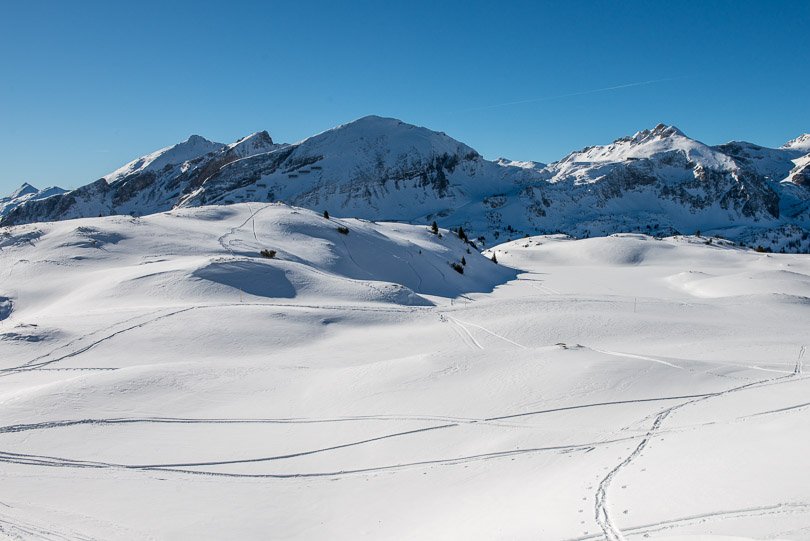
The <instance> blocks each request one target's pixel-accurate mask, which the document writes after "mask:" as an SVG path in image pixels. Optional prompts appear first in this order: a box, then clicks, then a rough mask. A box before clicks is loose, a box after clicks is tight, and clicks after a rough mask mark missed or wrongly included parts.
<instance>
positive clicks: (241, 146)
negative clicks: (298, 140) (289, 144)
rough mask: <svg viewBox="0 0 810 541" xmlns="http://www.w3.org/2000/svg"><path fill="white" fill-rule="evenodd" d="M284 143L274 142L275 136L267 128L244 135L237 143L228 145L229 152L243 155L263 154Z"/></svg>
mask: <svg viewBox="0 0 810 541" xmlns="http://www.w3.org/2000/svg"><path fill="white" fill-rule="evenodd" d="M281 146H283V145H277V144H275V143H273V138H272V137H270V134H269V133H267V131H266V130H264V131H258V132H256V133H251V134H250V135H248V136H246V137H242V138H241V139H239V140H238V141H236V142H235V143H231V144H230V145H228V152H232V153H235V154H236V155H238V156H241V157H243V158H244V157H247V156H252V155H254V154H262V153H264V152H271V151H273V150H276V149H277V148H279V147H281Z"/></svg>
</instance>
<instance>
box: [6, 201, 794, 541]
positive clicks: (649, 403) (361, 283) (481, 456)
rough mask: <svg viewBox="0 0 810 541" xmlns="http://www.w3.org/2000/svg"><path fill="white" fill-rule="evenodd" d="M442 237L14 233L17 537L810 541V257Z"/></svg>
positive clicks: (9, 528) (294, 229) (297, 219)
mask: <svg viewBox="0 0 810 541" xmlns="http://www.w3.org/2000/svg"><path fill="white" fill-rule="evenodd" d="M339 227H340V228H343V227H345V228H348V232H346V230H343V232H340V231H338V228H339ZM441 233H442V236H441V237H439V236H438V235H434V234H432V233H431V232H430V231H429V230H428V229H427V228H426V227H424V226H411V225H403V224H396V223H373V222H368V221H363V220H356V219H337V218H330V219H326V218H324V217H323V216H322V215H320V214H318V213H314V212H311V211H308V210H304V209H299V208H293V207H289V206H286V205H282V204H252V203H251V204H235V205H228V206H206V207H202V208H183V209H176V210H174V211H171V212H167V213H162V214H154V215H151V216H146V217H141V218H133V217H127V216H112V217H104V218H83V219H78V220H68V221H61V222H53V223H36V224H29V225H21V226H15V227H12V228H9V229H7V230H5V231H4V232H3V235H2V236H1V237H0V412H1V413H2V415H0V418H1V420H0V486H2V487H3V491H2V497H1V498H0V499H1V500H2V505H0V537H9V538H11V539H105V540H116V539H126V540H129V539H156V540H163V539H226V538H227V539H266V538H268V537H271V538H280V539H321V538H329V539H338V540H340V539H352V540H355V539H375V540H376V539H450V538H452V539H459V538H460V539H544V540H546V539H548V540H555V541H556V540H564V539H579V540H583V541H584V540H591V539H593V540H597V539H610V540H614V541H615V540H619V539H628V540H636V539H638V540H641V539H649V538H652V539H658V538H666V536H680V537H678V539H684V538H685V539H707V540H708V539H711V540H712V541H719V540H720V539H730V538H734V539H740V538H743V537H744V538H746V539H791V540H793V541H806V540H808V539H810V535H808V532H810V499H808V492H807V486H808V484H810V469H808V468H805V467H803V466H802V465H803V464H804V462H805V460H806V457H807V452H808V441H807V437H806V434H807V433H808V430H809V429H810V426H809V425H810V407H808V399H807V395H808V393H810V379H808V378H807V375H806V372H807V371H806V368H805V365H806V360H807V356H806V353H805V352H806V347H807V346H808V345H809V344H808V339H807V338H808V334H807V321H808V310H810V261H808V257H807V256H805V255H795V254H787V255H783V254H762V253H756V252H754V251H753V250H745V249H740V248H738V247H734V246H730V245H729V244H728V243H726V242H724V241H722V240H721V239H716V238H715V239H711V240H712V242H711V243H710V244H709V243H708V242H709V238H707V237H706V236H705V235H704V236H703V237H700V238H698V237H677V238H667V239H663V240H657V239H655V238H653V237H650V236H646V235H616V236H611V237H605V238H591V239H585V240H570V239H569V238H567V237H565V236H562V235H558V236H553V237H532V238H526V239H520V240H517V241H513V242H510V243H506V244H503V245H499V246H496V247H493V248H492V250H491V251H490V252H488V253H487V254H486V255H487V256H490V255H491V254H495V255H496V256H497V259H498V260H499V264H495V263H494V262H492V261H490V260H489V259H488V257H483V256H482V255H480V254H477V253H475V251H473V250H470V252H471V253H468V248H470V246H469V245H468V244H465V243H463V242H462V241H461V240H460V239H459V238H458V237H457V235H454V234H453V233H451V232H449V231H446V230H445V231H442V232H441ZM263 250H274V251H275V254H270V253H269V252H266V255H273V256H274V257H272V258H269V257H262V255H261V252H262V251H263ZM462 258H464V262H465V263H466V265H462V269H463V271H464V272H463V274H462V273H459V272H457V271H456V270H454V269H453V268H452V267H451V264H452V263H460V262H461V259H462ZM688 535H693V536H702V537H695V538H690V537H684V536H688ZM722 536H728V537H722Z"/></svg>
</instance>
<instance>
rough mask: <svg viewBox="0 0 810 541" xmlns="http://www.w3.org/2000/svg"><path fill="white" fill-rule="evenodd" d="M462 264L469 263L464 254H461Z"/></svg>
mask: <svg viewBox="0 0 810 541" xmlns="http://www.w3.org/2000/svg"><path fill="white" fill-rule="evenodd" d="M461 264H462V265H466V264H467V260H466V259H464V256H461Z"/></svg>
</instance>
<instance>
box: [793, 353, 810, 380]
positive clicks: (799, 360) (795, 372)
mask: <svg viewBox="0 0 810 541" xmlns="http://www.w3.org/2000/svg"><path fill="white" fill-rule="evenodd" d="M806 349H807V347H806V346H802V347H801V348H800V349H799V357H798V358H797V359H796V368H794V369H793V375H796V376H798V375H799V374H801V373H802V365H803V364H804V363H803V362H802V359H803V358H804V352H805V351H806Z"/></svg>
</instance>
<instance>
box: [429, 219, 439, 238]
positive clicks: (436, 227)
mask: <svg viewBox="0 0 810 541" xmlns="http://www.w3.org/2000/svg"><path fill="white" fill-rule="evenodd" d="M430 232H431V233H433V234H434V235H438V234H439V224H437V223H436V222H435V221H434V222H433V223H432V224H431V225H430Z"/></svg>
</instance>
